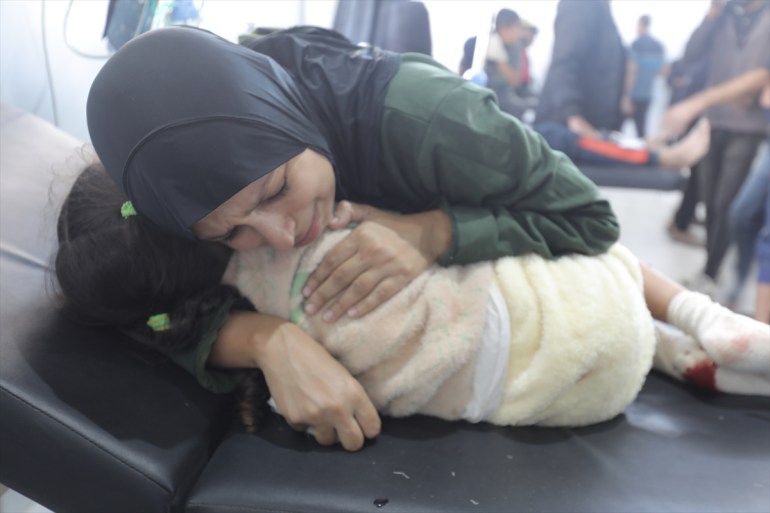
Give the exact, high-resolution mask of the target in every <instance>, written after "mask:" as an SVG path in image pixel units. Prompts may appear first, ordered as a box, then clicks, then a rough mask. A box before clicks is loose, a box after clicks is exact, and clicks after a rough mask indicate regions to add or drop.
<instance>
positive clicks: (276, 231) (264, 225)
mask: <svg viewBox="0 0 770 513" xmlns="http://www.w3.org/2000/svg"><path fill="white" fill-rule="evenodd" d="M247 226H248V227H249V228H251V229H253V230H254V231H255V232H256V234H258V235H259V237H260V238H261V240H262V242H263V243H265V244H268V245H269V246H270V247H271V248H273V249H274V250H275V251H287V250H289V249H291V248H293V247H294V236H295V228H296V225H295V222H294V219H292V218H291V217H289V216H285V215H282V214H279V213H272V212H260V213H254V214H252V215H251V216H249V219H248V221H247Z"/></svg>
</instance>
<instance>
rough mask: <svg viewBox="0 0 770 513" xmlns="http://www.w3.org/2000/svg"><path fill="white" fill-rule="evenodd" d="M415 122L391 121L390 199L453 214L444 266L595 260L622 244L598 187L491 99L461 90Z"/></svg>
mask: <svg viewBox="0 0 770 513" xmlns="http://www.w3.org/2000/svg"><path fill="white" fill-rule="evenodd" d="M413 117H414V116H413V115H412V113H410V112H408V111H401V112H398V111H395V110H394V111H388V112H386V114H385V118H384V120H385V125H386V127H390V128H386V130H387V132H388V133H389V134H390V135H389V138H392V139H395V141H392V142H390V143H389V146H388V147H387V148H385V151H384V152H383V153H384V156H385V158H386V159H393V158H397V159H398V162H396V163H394V164H392V165H391V166H390V167H392V168H397V167H400V168H401V171H400V172H399V176H400V180H401V182H400V184H399V185H398V189H391V190H390V191H388V192H389V193H390V194H393V195H401V196H402V197H405V198H407V199H408V200H409V202H410V203H411V204H412V205H414V206H420V205H421V206H422V207H421V208H422V209H428V208H435V207H436V205H441V208H443V209H444V210H446V212H447V213H448V214H449V216H450V218H451V220H452V228H453V247H452V248H451V249H450V250H449V251H448V252H447V253H446V254H445V255H444V256H443V257H442V258H441V259H440V261H439V262H440V263H441V264H444V265H446V264H450V263H471V262H478V261H484V260H491V259H495V258H499V257H502V256H515V255H524V254H528V253H537V254H539V255H542V256H544V257H547V258H549V257H555V256H558V255H563V254H568V253H582V254H599V253H603V252H605V251H606V250H607V249H608V248H609V247H610V246H611V245H612V244H613V243H614V242H615V241H617V239H618V235H619V228H618V223H617V220H616V218H615V215H614V214H613V212H612V209H611V208H610V206H609V204H608V202H607V201H606V200H604V199H603V198H602V197H601V196H600V194H599V191H598V189H597V187H596V186H595V185H594V184H593V183H592V182H591V181H590V180H588V178H586V177H585V175H583V174H582V173H581V172H580V171H579V170H578V169H577V168H576V167H575V165H574V164H573V163H572V162H571V161H570V160H569V159H568V158H567V157H566V156H565V155H564V154H562V153H560V152H557V151H554V150H552V149H551V148H550V147H549V146H548V144H547V143H546V142H545V140H544V139H543V138H542V137H541V136H540V135H539V134H537V133H535V132H534V131H532V130H530V129H529V128H527V127H525V126H524V125H522V124H521V123H520V122H518V121H517V120H516V119H515V118H513V117H512V116H509V115H507V114H504V113H502V112H501V111H500V110H499V108H498V106H497V103H496V102H495V97H494V94H493V93H492V92H491V91H489V90H487V89H482V88H479V87H476V86H475V85H473V84H471V83H469V82H465V81H462V82H458V83H457V85H456V86H455V87H454V89H453V90H452V91H450V92H449V93H448V94H447V95H446V96H445V97H444V99H443V100H442V101H441V108H437V109H436V110H435V111H434V112H433V113H432V118H431V119H430V121H429V122H426V123H421V124H418V125H415V124H414V123H413V122H411V120H412V118H413ZM395 127H398V128H397V129H396V128H395ZM415 159H416V161H415ZM405 170H406V171H405Z"/></svg>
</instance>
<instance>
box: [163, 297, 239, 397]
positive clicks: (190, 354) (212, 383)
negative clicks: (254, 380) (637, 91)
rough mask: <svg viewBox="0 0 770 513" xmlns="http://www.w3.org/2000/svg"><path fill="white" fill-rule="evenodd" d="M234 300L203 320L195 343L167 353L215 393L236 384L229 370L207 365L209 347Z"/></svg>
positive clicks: (230, 389) (229, 388) (225, 390)
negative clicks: (200, 333) (181, 349)
mask: <svg viewBox="0 0 770 513" xmlns="http://www.w3.org/2000/svg"><path fill="white" fill-rule="evenodd" d="M236 302H238V299H237V298H234V299H232V300H230V301H227V302H226V303H225V304H223V305H222V306H221V307H220V308H219V309H218V310H217V311H215V312H214V313H212V314H211V315H210V316H209V317H208V318H207V319H206V320H205V322H204V323H203V324H204V326H206V327H205V329H204V330H203V333H202V335H201V338H200V340H199V341H198V343H197V344H192V345H191V346H190V347H189V348H187V349H186V350H184V351H180V352H177V353H174V354H171V355H169V356H170V357H171V359H172V360H173V361H174V362H175V363H176V364H178V365H179V366H181V367H182V368H184V369H185V370H186V371H187V372H189V373H190V374H192V375H193V376H194V377H195V379H197V380H198V383H200V384H201V386H202V387H203V388H205V389H206V390H208V391H210V392H214V393H216V394H226V393H229V392H232V391H233V390H234V389H235V385H236V383H235V378H234V377H233V374H232V372H231V371H227V370H224V369H215V368H212V367H209V366H208V359H209V356H210V355H211V348H212V347H213V346H214V342H215V341H216V340H217V336H218V335H219V330H220V328H221V327H222V326H223V325H224V323H225V321H227V317H228V315H229V314H230V310H231V309H232V307H233V305H234V304H236Z"/></svg>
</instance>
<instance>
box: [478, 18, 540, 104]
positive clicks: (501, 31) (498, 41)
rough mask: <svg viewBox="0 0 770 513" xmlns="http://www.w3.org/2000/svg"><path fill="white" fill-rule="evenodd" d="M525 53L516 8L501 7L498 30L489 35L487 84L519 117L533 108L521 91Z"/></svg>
mask: <svg viewBox="0 0 770 513" xmlns="http://www.w3.org/2000/svg"><path fill="white" fill-rule="evenodd" d="M521 52H522V48H521V18H520V17H519V15H518V14H517V13H516V11H512V10H511V9H500V11H499V12H498V13H497V16H495V30H494V31H493V32H492V33H491V34H490V35H489V43H488V45H487V54H486V63H485V65H484V71H485V72H486V74H487V87H489V88H490V89H491V90H493V91H494V92H495V94H496V95H497V98H498V101H499V102H500V108H501V109H502V110H503V111H505V112H507V113H509V114H511V115H513V116H515V117H517V118H521V117H522V116H523V115H524V112H525V111H526V110H527V109H528V108H530V107H531V104H530V103H529V102H528V101H527V100H526V99H525V98H522V97H521V96H520V95H519V93H518V89H519V88H520V87H521V86H522V85H523V84H524V75H523V73H522V71H523V70H522V60H521Z"/></svg>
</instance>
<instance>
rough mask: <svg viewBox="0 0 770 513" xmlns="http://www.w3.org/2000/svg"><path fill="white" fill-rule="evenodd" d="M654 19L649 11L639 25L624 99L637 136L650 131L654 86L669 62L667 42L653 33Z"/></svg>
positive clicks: (628, 64)
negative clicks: (656, 78)
mask: <svg viewBox="0 0 770 513" xmlns="http://www.w3.org/2000/svg"><path fill="white" fill-rule="evenodd" d="M651 23H652V19H651V18H650V16H649V15H647V14H645V15H644V16H642V17H641V18H639V21H638V23H637V25H636V32H637V38H636V40H634V42H633V43H631V51H630V52H629V58H628V63H627V65H626V66H627V67H626V85H625V91H624V94H623V99H622V104H621V105H622V108H623V113H624V114H626V115H628V116H633V119H634V125H635V126H636V135H637V137H640V138H644V137H645V136H646V134H647V130H646V127H647V111H648V110H649V107H650V99H651V97H652V88H653V85H654V83H655V77H657V76H658V75H659V74H660V73H661V70H662V69H663V66H664V64H665V53H666V52H665V49H664V48H663V44H662V43H661V42H660V41H658V40H657V39H655V38H654V37H652V36H651V35H650V24H651Z"/></svg>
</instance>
